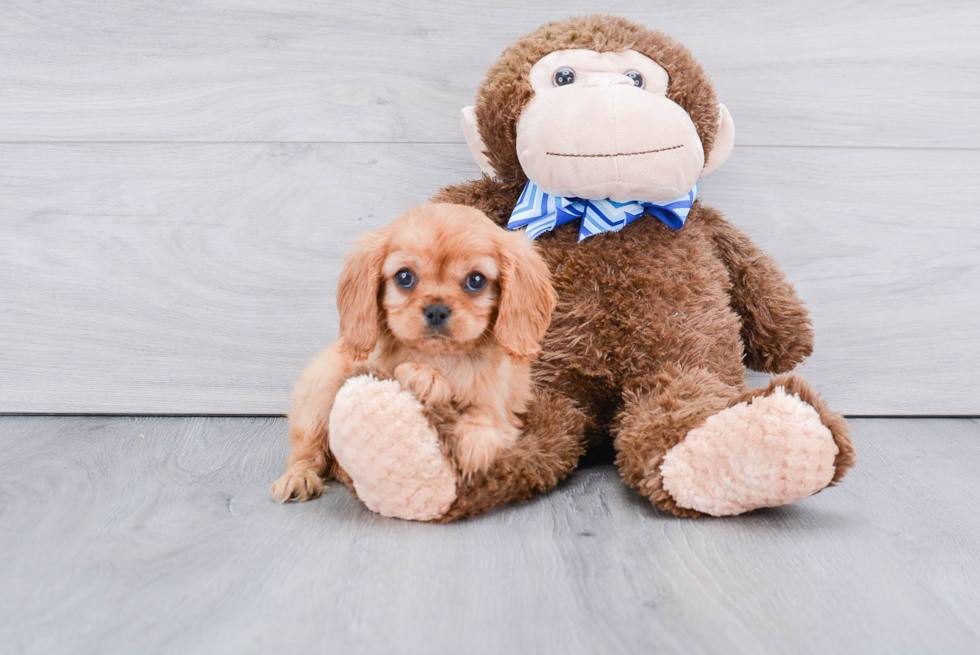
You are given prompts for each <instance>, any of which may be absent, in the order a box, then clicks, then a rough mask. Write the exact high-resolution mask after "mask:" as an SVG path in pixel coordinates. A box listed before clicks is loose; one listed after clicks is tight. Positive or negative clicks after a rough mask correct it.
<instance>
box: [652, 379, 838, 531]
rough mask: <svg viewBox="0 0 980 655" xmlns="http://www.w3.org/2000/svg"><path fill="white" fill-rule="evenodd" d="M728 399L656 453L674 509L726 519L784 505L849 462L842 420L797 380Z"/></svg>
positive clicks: (828, 481)
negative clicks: (662, 452)
mask: <svg viewBox="0 0 980 655" xmlns="http://www.w3.org/2000/svg"><path fill="white" fill-rule="evenodd" d="M736 400H739V401H740V402H737V403H735V404H733V405H731V406H729V407H728V408H727V409H724V410H722V411H720V412H718V413H717V414H714V415H712V416H710V417H708V419H707V420H706V421H705V422H704V424H703V425H702V426H701V427H699V428H696V429H694V430H691V431H690V432H689V433H688V434H687V437H686V438H685V439H684V441H682V442H681V443H679V444H677V445H676V446H674V447H673V448H672V449H671V450H670V451H668V452H667V454H666V455H665V456H664V458H663V464H662V465H661V467H660V474H661V476H662V484H663V489H664V490H665V491H666V492H667V493H668V494H670V496H671V497H672V498H673V501H674V503H676V506H677V507H678V508H681V509H687V510H695V511H697V512H701V513H704V514H710V515H712V516H730V515H733V514H742V513H743V512H748V511H751V510H753V509H758V508H760V507H775V506H777V505H785V504H787V503H792V502H795V501H797V500H800V499H802V498H806V497H807V496H811V495H813V494H815V493H817V492H818V491H820V490H821V489H823V488H825V487H827V486H829V485H830V484H831V483H833V482H836V481H837V480H838V479H840V477H842V476H843V474H844V471H846V469H847V468H849V467H850V466H851V465H852V464H853V459H854V455H853V448H852V447H851V442H850V437H849V435H848V431H847V425H846V423H844V420H843V419H842V418H841V417H840V415H838V414H835V413H834V412H832V411H830V410H829V409H827V407H826V405H825V404H824V403H823V401H822V400H821V399H820V398H819V397H818V396H817V395H816V394H815V393H814V392H813V391H812V390H811V389H810V387H809V386H808V385H807V383H806V382H805V381H804V380H803V379H801V378H798V377H795V376H786V377H784V378H780V379H777V380H774V381H773V383H772V384H770V385H769V388H768V389H755V390H753V391H751V392H747V393H746V394H743V396H742V397H741V398H739V399H736ZM677 513H683V512H677Z"/></svg>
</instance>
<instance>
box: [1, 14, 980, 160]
mask: <svg viewBox="0 0 980 655" xmlns="http://www.w3.org/2000/svg"><path fill="white" fill-rule="evenodd" d="M596 12H605V13H616V14H621V15H625V16H628V17H630V18H633V19H635V20H637V21H640V22H643V23H645V24H647V25H649V26H651V27H658V28H661V29H663V30H665V31H667V32H669V33H671V34H673V35H675V36H676V37H678V38H680V39H681V40H682V41H683V42H685V43H686V44H688V45H689V46H690V47H691V48H693V50H694V52H695V53H696V54H697V55H698V57H699V58H700V59H701V61H702V63H703V64H704V65H705V67H706V69H707V70H708V71H709V73H710V74H711V75H712V76H713V78H714V80H715V82H716V84H717V87H718V90H719V95H720V98H721V99H722V101H723V102H725V103H727V104H728V106H729V108H730V109H731V110H732V114H733V115H734V117H735V122H736V125H737V126H738V129H739V139H740V143H742V144H747V145H835V146H843V145H848V146H857V145H863V146H869V145H870V146H882V147H891V146H918V147H930V146H941V147H952V148H961V147H980V123H978V121H976V120H975V118H976V116H977V115H980V39H977V38H976V34H977V32H978V29H980V4H978V3H977V2H975V1H974V0H955V1H954V0H950V1H938V2H928V3H923V2H912V1H881V2H848V1H846V0H834V1H832V2H821V3H811V4H806V3H800V2H795V1H788V0H784V1H780V2H771V1H769V0H750V1H748V2H739V3H737V5H734V4H732V3H729V2H725V1H724V0H712V1H710V2H703V3H670V2H661V3H649V2H645V1H643V0H633V1H631V2H605V1H598V2H597V1H596V0H566V1H563V2H560V3H559V2H550V3H541V2H538V3H528V2H523V1H515V0H508V1H506V2H493V3H487V2H483V1H480V0H450V1H437V2H425V3H417V2H412V3H406V2H398V1H396V0H384V1H381V0H357V1H354V0H343V1H336V2H335V1H331V2H326V1H319V2H312V1H298V0H288V1H283V2H269V1H266V0H261V1H260V0H251V1H247V2H225V1H222V0H205V1H202V2H194V3H183V2H170V1H168V0H155V1H151V2H143V1H141V2H135V1H121V2H112V3H106V2H99V1H98V0H87V1H82V2H72V3H65V2H59V1H57V0H48V1H42V2H26V1H24V0H7V1H5V2H3V3H0V141H38V140H41V141H117V140H130V141H132V140H136V141H147V140H149V141H174V140H179V141H256V140H257V141H437V142H446V141H452V142H458V141H461V134H460V128H459V110H460V108H461V107H462V106H464V105H467V104H470V103H471V102H472V100H473V96H474V93H475V90H476V87H477V84H478V83H479V82H480V80H481V79H482V76H483V74H484V72H485V71H486V68H487V67H488V65H489V64H490V63H491V62H492V61H493V60H494V59H495V58H496V56H497V55H498V54H499V53H500V51H501V50H502V49H503V48H504V47H506V46H507V45H508V44H510V43H511V42H512V41H513V40H514V39H516V38H517V37H519V36H520V35H522V34H523V33H525V32H527V31H529V30H530V29H533V28H534V27H536V26H537V25H539V24H542V23H544V22H547V21H549V20H555V19H559V18H563V17H566V16H568V15H575V14H585V13H596Z"/></svg>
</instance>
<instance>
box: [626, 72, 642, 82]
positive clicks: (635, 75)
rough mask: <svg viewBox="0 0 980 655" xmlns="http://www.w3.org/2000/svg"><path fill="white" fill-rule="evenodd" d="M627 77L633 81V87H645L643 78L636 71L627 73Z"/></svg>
mask: <svg viewBox="0 0 980 655" xmlns="http://www.w3.org/2000/svg"><path fill="white" fill-rule="evenodd" d="M626 77H628V78H630V79H631V80H633V86H643V76H642V75H640V74H639V73H637V72H636V71H630V72H628V73H626Z"/></svg>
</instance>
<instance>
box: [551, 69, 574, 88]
mask: <svg viewBox="0 0 980 655" xmlns="http://www.w3.org/2000/svg"><path fill="white" fill-rule="evenodd" d="M574 81H575V71H573V70H572V69H571V68H562V69H560V70H558V71H556V72H555V86H565V85H566V84H571V83H572V82H574Z"/></svg>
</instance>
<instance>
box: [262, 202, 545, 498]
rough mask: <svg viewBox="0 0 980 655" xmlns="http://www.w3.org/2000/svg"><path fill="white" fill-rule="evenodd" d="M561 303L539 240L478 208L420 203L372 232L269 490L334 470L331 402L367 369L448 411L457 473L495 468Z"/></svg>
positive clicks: (351, 260)
mask: <svg viewBox="0 0 980 655" xmlns="http://www.w3.org/2000/svg"><path fill="white" fill-rule="evenodd" d="M555 302H556V296H555V291H554V289H553V288H552V286H551V278H550V274H549V272H548V268H547V266H546V265H545V263H544V260H543V259H542V258H541V257H540V256H539V255H538V253H537V252H536V250H535V248H534V245H533V244H532V243H531V242H530V241H528V240H527V239H526V238H525V237H524V235H523V234H520V233H516V232H509V231H507V230H504V229H502V228H500V227H498V226H497V225H495V224H494V223H493V222H492V221H491V220H490V219H489V218H487V217H486V216H485V215H484V214H483V213H481V212H480V211H478V210H476V209H473V208H470V207H464V206H462V205H449V204H428V205H421V206H419V207H416V208H414V209H412V210H410V211H408V212H407V213H405V214H404V215H402V216H400V217H399V218H398V219H396V220H395V221H394V222H393V223H392V224H391V225H389V226H387V227H384V228H381V229H379V230H376V231H375V232H372V233H370V234H368V235H366V237H365V238H364V239H363V240H362V241H361V242H360V243H359V246H358V248H357V249H356V250H355V251H354V252H353V253H352V254H351V255H350V256H349V257H348V258H347V260H346V262H345V266H344V270H343V272H342V273H341V275H340V279H339V282H338V287H337V306H338V309H339V312H340V338H339V339H338V340H337V341H336V342H335V343H334V344H333V345H332V346H331V347H330V348H328V349H326V350H325V351H323V352H321V353H320V354H318V355H317V356H316V357H314V359H313V361H312V362H311V363H310V364H309V366H308V367H307V368H306V370H305V371H304V372H303V375H302V377H301V378H300V380H299V382H298V383H297V384H296V387H295V389H294V392H293V409H292V412H291V413H290V417H289V418H290V426H289V429H290V453H289V459H288V461H287V463H286V472H285V474H284V475H283V476H282V477H281V478H279V480H277V481H276V482H275V483H274V484H273V485H272V497H273V498H274V499H275V500H276V501H278V502H286V501H300V500H307V499H309V498H314V497H316V496H318V495H319V494H320V492H321V491H322V490H323V476H324V475H326V476H328V477H332V476H333V475H335V474H336V470H335V462H334V461H333V458H332V456H331V455H330V450H329V435H328V434H327V425H328V423H329V417H330V410H331V408H332V407H333V401H334V397H335V396H336V394H337V391H338V390H339V389H340V387H341V386H342V385H343V384H344V382H345V381H346V380H347V379H348V378H349V377H350V376H351V375H355V374H359V373H361V372H365V371H370V372H373V373H375V374H377V375H379V376H380V377H386V378H394V379H396V380H398V381H399V382H400V383H401V384H402V385H403V386H404V387H405V388H407V389H409V390H410V391H412V392H413V393H414V394H415V396H416V397H417V398H418V399H419V401H420V402H422V403H423V404H424V405H426V406H427V407H428V408H433V407H437V406H438V407H442V408H446V407H449V408H451V413H452V420H451V422H450V425H451V426H452V428H451V430H449V432H450V434H449V435H448V439H447V440H448V441H449V443H447V444H446V445H447V446H448V449H449V452H450V453H451V454H452V456H453V457H454V458H455V460H456V462H457V464H458V466H459V468H460V470H461V471H462V472H463V473H464V474H470V473H473V472H476V471H481V470H485V469H486V468H488V467H489V466H490V464H491V463H492V462H493V461H494V459H495V458H496V457H497V455H498V454H499V453H500V452H501V451H502V450H503V449H505V448H507V447H508V446H510V445H511V444H513V443H514V442H515V440H516V439H517V436H518V434H519V432H520V427H521V421H520V419H519V418H518V415H519V414H521V413H522V412H524V411H525V409H526V404H527V401H528V399H529V397H530V394H531V385H530V370H529V369H530V361H531V359H532V358H533V357H534V356H535V355H537V354H538V352H539V351H540V342H541V339H543V338H544V333H545V330H546V329H547V328H548V324H549V322H550V320H551V312H552V310H553V309H554V307H555Z"/></svg>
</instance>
